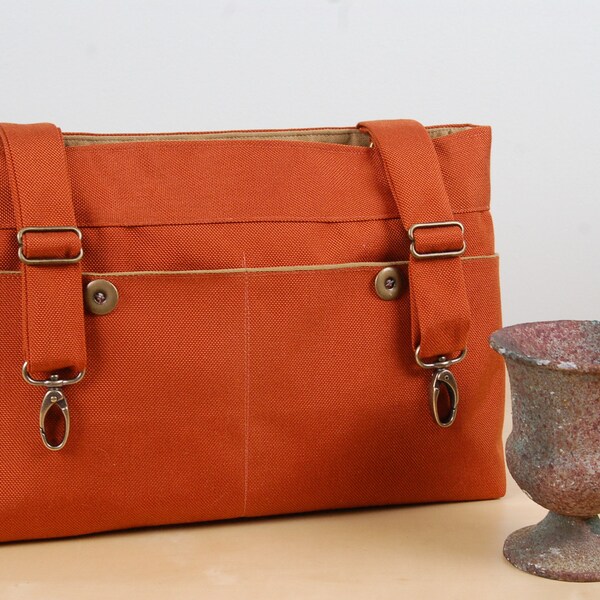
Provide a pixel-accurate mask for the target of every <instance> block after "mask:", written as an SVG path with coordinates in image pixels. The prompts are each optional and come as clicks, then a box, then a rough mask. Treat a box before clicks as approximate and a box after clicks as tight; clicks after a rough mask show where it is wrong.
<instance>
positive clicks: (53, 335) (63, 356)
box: [0, 123, 86, 378]
mask: <svg viewBox="0 0 600 600" xmlns="http://www.w3.org/2000/svg"><path fill="white" fill-rule="evenodd" d="M0 140H1V142H2V145H3V146H4V152H5V155H6V163H7V171H8V178H9V184H10V190H11V196H12V203H13V207H14V212H15V221H16V225H17V239H18V242H19V259H20V261H21V272H22V290H23V291H22V321H23V345H24V353H25V361H27V370H28V372H29V374H31V375H34V376H37V377H42V378H44V377H47V376H48V375H49V374H54V373H57V372H59V371H63V370H69V371H70V372H71V373H70V374H71V375H73V374H77V373H80V372H83V371H84V370H85V365H86V350H85V331H84V323H83V293H82V278H81V264H80V262H79V261H80V259H81V257H82V255H83V250H82V244H81V232H80V231H79V229H77V227H76V222H75V213H74V211H73V201H72V197H71V184H70V180H69V174H68V171H67V163H66V158H65V147H64V142H63V138H62V134H61V132H60V130H59V129H57V128H56V127H55V126H54V125H51V124H49V123H36V124H32V125H14V124H8V123H3V124H0Z"/></svg>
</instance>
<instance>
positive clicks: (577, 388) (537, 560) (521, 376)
mask: <svg viewBox="0 0 600 600" xmlns="http://www.w3.org/2000/svg"><path fill="white" fill-rule="evenodd" d="M490 344H491V346H492V348H493V349H494V350H496V351H497V352H498V353H499V354H501V355H502V356H503V357H504V360H505V361H506V365H507V368H508V375H509V378H510V387H511V396H512V409H513V430H512V433H511V434H510V436H509V438H508V440H507V442H506V461H507V464H508V468H509V470H510V472H511V474H512V476H513V477H514V479H515V481H516V482H517V484H518V485H519V487H520V488H521V489H522V490H523V491H524V492H525V494H527V496H529V497H530V498H531V499H532V500H533V501H534V502H537V503H538V504H540V505H541V506H543V507H545V508H547V509H548V510H549V511H550V512H549V513H548V515H547V516H546V517H545V518H544V519H543V520H542V521H541V522H540V523H538V524H537V525H533V526H530V527H525V528H524V529H520V530H518V531H515V532H514V533H512V534H511V535H510V536H509V537H508V538H507V540H506V542H505V544H504V556H505V557H506V558H507V559H508V560H509V561H510V562H511V563H512V564H513V565H515V566H516V567H518V568H519V569H521V570H523V571H527V572H528V573H533V574H535V575H539V576H541V577H548V578H551V579H560V580H562V581H600V519H599V518H598V513H600V321H549V322H541V323H523V324H520V325H514V326H512V327H505V328H504V329H500V330H498V331H496V332H495V333H493V334H492V336H491V338H490Z"/></svg>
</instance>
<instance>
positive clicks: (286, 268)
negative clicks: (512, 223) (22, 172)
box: [0, 254, 498, 277]
mask: <svg viewBox="0 0 600 600" xmlns="http://www.w3.org/2000/svg"><path fill="white" fill-rule="evenodd" d="M490 258H498V255H497V254H488V255H485V256H463V257H462V258H461V260H484V259H490ZM407 264H408V261H407V260H395V261H391V262H351V263H336V264H329V265H294V266H280V267H247V268H244V267H235V268H231V269H197V270H191V271H115V272H110V271H108V272H104V273H99V272H94V271H90V272H85V273H83V275H84V276H87V277H132V276H136V275H137V276H143V275H211V274H212V275H218V274H220V273H223V274H226V273H282V272H294V271H331V270H334V269H359V268H369V267H390V266H396V265H407ZM20 274H21V271H0V275H20Z"/></svg>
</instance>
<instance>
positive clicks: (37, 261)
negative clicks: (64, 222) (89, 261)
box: [17, 227, 83, 265]
mask: <svg viewBox="0 0 600 600" xmlns="http://www.w3.org/2000/svg"><path fill="white" fill-rule="evenodd" d="M53 232H54V233H56V232H70V233H74V234H75V235H76V236H77V237H78V238H79V241H81V240H82V235H81V230H80V229H77V227H23V229H20V230H19V231H18V232H17V243H18V244H19V260H20V261H21V262H22V263H25V264H26V265H67V264H73V263H78V262H79V261H80V260H81V259H82V258H83V248H81V249H80V250H79V253H78V254H77V256H73V257H64V258H61V257H57V258H55V257H45V258H44V257H41V258H29V257H27V256H25V253H24V252H23V238H24V236H25V234H27V233H53Z"/></svg>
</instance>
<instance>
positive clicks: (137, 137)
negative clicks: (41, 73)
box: [63, 125, 472, 146]
mask: <svg viewBox="0 0 600 600" xmlns="http://www.w3.org/2000/svg"><path fill="white" fill-rule="evenodd" d="M471 127H472V126H470V125H458V126H449V127H427V128H426V129H427V131H428V133H429V136H430V137H431V138H432V139H434V138H438V137H443V136H446V135H452V134H453V133H456V132H458V131H462V130H465V129H471ZM63 137H64V142H65V146H90V145H93V144H116V143H127V142H128V143H131V142H173V141H181V142H185V141H187V142H192V141H207V140H292V141H297V142H322V143H330V144H342V145H347V146H369V144H370V143H371V138H370V137H369V136H368V135H367V134H366V133H363V132H361V131H359V130H358V129H356V128H355V127H352V128H341V127H340V128H332V129H280V130H277V129H272V130H263V131H212V132H211V131H208V132H206V133H148V134H143V133H142V134H139V133H131V134H101V133H100V134H93V133H91V134H90V133H65V134H64V136H63Z"/></svg>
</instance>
